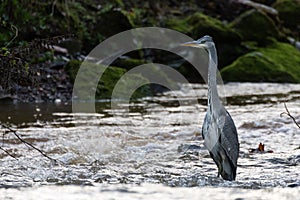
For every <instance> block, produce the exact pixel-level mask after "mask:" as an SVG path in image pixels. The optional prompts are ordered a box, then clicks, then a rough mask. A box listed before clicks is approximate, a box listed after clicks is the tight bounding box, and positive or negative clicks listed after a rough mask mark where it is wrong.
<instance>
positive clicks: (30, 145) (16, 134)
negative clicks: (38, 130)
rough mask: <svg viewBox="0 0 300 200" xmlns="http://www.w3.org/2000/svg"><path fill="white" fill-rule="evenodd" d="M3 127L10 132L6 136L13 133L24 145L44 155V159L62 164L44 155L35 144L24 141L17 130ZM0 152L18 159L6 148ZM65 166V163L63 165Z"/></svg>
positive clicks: (0, 148) (3, 125)
mask: <svg viewBox="0 0 300 200" xmlns="http://www.w3.org/2000/svg"><path fill="white" fill-rule="evenodd" d="M1 126H2V127H3V128H5V129H7V130H8V131H7V132H5V134H8V133H12V134H13V135H14V136H15V137H16V138H17V139H18V140H20V141H21V142H22V143H23V144H25V145H27V146H29V147H31V148H33V149H35V150H36V151H38V152H39V153H40V154H42V155H43V156H44V157H46V158H47V159H49V160H50V161H52V162H54V163H62V162H61V161H59V160H56V159H54V158H51V157H50V156H48V155H47V154H46V153H44V152H43V151H42V150H40V149H39V148H37V147H36V146H34V145H33V144H31V143H29V142H27V141H26V140H24V139H23V138H21V137H20V136H19V134H18V133H17V131H16V130H13V129H12V128H10V127H9V126H7V125H5V124H1ZM0 150H2V151H4V152H5V153H7V154H8V155H9V156H11V157H13V158H15V159H17V158H16V157H15V156H13V155H12V154H10V153H9V152H8V151H7V150H5V149H4V148H2V147H0ZM62 164H63V163H62Z"/></svg>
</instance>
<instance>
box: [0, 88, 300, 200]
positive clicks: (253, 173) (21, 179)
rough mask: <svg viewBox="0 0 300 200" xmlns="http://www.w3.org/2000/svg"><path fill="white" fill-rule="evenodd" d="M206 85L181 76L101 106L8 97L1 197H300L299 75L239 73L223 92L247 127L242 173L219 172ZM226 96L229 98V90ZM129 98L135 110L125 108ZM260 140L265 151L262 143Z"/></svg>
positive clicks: (242, 128) (242, 134) (242, 137)
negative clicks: (205, 131) (206, 124)
mask: <svg viewBox="0 0 300 200" xmlns="http://www.w3.org/2000/svg"><path fill="white" fill-rule="evenodd" d="M206 92H207V86H206V85H201V84H192V85H182V87H181V90H179V91H173V92H166V93H164V94H161V95H159V96H156V97H148V98H144V99H141V100H139V101H136V102H131V103H130V104H122V102H119V103H118V102H117V103H118V104H119V107H118V109H110V102H98V103H97V104H96V110H97V114H93V113H72V111H71V105H70V104H57V105H55V104H15V103H3V102H2V103H1V106H0V110H1V116H0V120H1V122H2V123H5V122H10V123H12V124H14V126H12V125H11V126H12V128H13V129H15V130H17V133H18V135H19V136H21V137H22V138H23V139H24V140H26V141H28V142H30V143H31V144H33V145H35V146H36V147H38V148H39V149H41V150H42V151H44V152H45V153H46V154H47V155H48V156H50V157H51V158H53V159H56V160H57V161H58V162H53V161H51V160H49V159H47V158H45V157H44V156H42V155H41V154H40V153H39V152H38V151H36V150H34V149H33V148H31V147H28V146H25V145H24V144H23V143H21V142H20V141H19V140H17V139H16V137H15V136H14V135H13V133H9V132H5V129H4V128H3V127H2V129H1V131H2V132H1V134H2V135H3V137H2V141H1V148H3V149H5V150H6V151H8V152H9V153H10V154H12V155H14V156H15V158H12V157H10V156H8V155H7V154H6V153H5V152H4V151H0V162H1V165H0V172H1V177H0V186H1V188H0V199H24V198H25V199H156V198H161V199H207V198H209V199H299V196H300V129H299V128H298V127H297V126H296V124H295V123H294V122H293V120H292V119H291V118H289V117H288V116H286V115H283V116H281V115H280V114H281V113H283V112H285V111H286V110H285V107H284V102H286V105H287V107H288V109H289V111H290V113H291V115H292V116H294V117H295V119H296V121H298V122H299V121H300V85H297V84H267V83H257V84H253V83H231V84H226V85H225V86H224V87H223V90H222V93H221V95H222V96H223V97H224V98H223V100H224V104H225V105H226V108H227V110H228V111H229V112H230V114H231V116H232V118H233V120H234V121H235V124H236V127H237V129H238V134H239V142H240V155H239V159H238V170H237V179H236V181H233V182H229V181H224V180H223V179H221V178H218V177H217V167H216V165H215V164H214V163H213V160H212V159H211V158H210V156H209V154H208V151H207V149H206V148H205V147H204V146H203V140H202V138H201V125H202V121H203V118H204V115H205V111H206V98H207V97H206ZM225 96H226V98H225ZM126 108H129V111H130V112H129V113H128V112H127V111H126ZM259 143H263V144H264V152H259V151H257V150H256V149H257V148H258V145H259Z"/></svg>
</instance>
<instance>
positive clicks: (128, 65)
mask: <svg viewBox="0 0 300 200" xmlns="http://www.w3.org/2000/svg"><path fill="white" fill-rule="evenodd" d="M146 63H147V62H146V61H145V60H141V59H134V58H129V59H121V58H118V59H117V60H115V61H114V62H113V63H112V65H114V66H117V67H121V68H123V69H126V70H130V69H132V68H134V67H136V66H139V65H143V64H146Z"/></svg>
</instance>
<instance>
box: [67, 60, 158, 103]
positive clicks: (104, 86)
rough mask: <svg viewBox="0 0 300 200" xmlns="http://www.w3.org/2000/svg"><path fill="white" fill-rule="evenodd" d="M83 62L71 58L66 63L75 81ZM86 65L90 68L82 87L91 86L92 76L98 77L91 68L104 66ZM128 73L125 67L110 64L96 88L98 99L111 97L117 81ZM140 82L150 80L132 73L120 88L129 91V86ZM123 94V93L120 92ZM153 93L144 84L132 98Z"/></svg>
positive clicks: (122, 90) (85, 64) (99, 68)
mask: <svg viewBox="0 0 300 200" xmlns="http://www.w3.org/2000/svg"><path fill="white" fill-rule="evenodd" d="M81 64H82V62H80V61H78V60H71V61H70V62H69V63H68V64H67V65H66V71H67V73H68V74H69V76H70V78H71V80H72V81H73V82H74V81H75V78H76V75H77V72H78V70H79V67H80V65H81ZM84 66H85V67H86V68H87V69H89V70H87V72H86V81H83V82H81V84H83V85H82V88H85V89H86V88H90V80H91V78H97V77H95V73H94V71H93V69H90V68H97V70H101V68H104V66H102V65H96V64H93V63H87V62H85V63H84ZM125 73H126V70H125V69H122V68H119V67H112V66H109V67H107V68H106V70H105V71H104V73H103V74H102V76H101V78H100V80H99V82H98V86H97V89H96V98H97V99H110V98H111V96H112V92H113V90H114V88H115V85H116V83H117V82H118V81H119V80H120V78H121V77H122V76H123V75H124V74H125ZM139 82H146V83H149V81H148V80H147V79H146V78H144V77H143V76H141V75H140V74H130V75H128V76H127V78H126V80H123V84H120V85H119V86H120V87H122V88H124V89H122V88H120V91H121V92H124V94H126V92H128V88H132V87H134V85H135V84H136V83H139ZM119 95H122V94H119ZM150 95H152V92H151V89H150V86H149V85H144V86H142V87H140V88H139V89H138V90H136V91H135V92H134V94H133V95H132V97H131V98H132V99H136V98H141V97H144V96H150Z"/></svg>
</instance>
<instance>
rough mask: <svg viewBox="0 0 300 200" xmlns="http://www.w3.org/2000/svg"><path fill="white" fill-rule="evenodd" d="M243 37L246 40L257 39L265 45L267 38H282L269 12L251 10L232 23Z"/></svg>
mask: <svg viewBox="0 0 300 200" xmlns="http://www.w3.org/2000/svg"><path fill="white" fill-rule="evenodd" d="M230 26H231V27H233V28H234V29H235V30H236V31H237V32H238V33H239V34H240V35H241V36H242V38H243V40H244V41H257V42H258V43H259V44H262V45H264V44H265V42H266V41H268V40H266V38H268V37H273V38H276V39H280V38H281V37H282V34H281V33H280V32H279V30H278V28H277V27H276V25H275V23H274V21H273V20H272V19H271V18H270V17H268V15H267V14H265V13H263V12H260V11H255V10H249V11H247V12H245V13H243V14H242V15H241V16H239V17H238V18H237V19H236V20H234V21H233V22H232V23H231V25H230Z"/></svg>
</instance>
